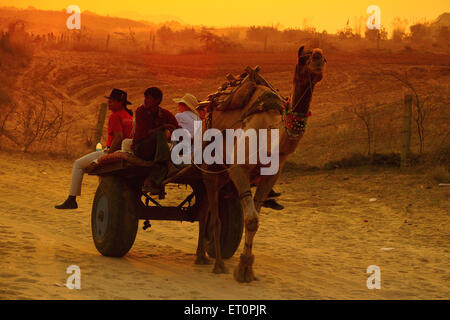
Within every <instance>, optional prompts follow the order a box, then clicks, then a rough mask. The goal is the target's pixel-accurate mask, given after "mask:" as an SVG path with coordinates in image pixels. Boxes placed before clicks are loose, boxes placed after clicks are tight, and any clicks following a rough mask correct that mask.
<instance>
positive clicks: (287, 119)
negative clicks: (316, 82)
mask: <svg viewBox="0 0 450 320" xmlns="http://www.w3.org/2000/svg"><path fill="white" fill-rule="evenodd" d="M308 83H309V86H308V87H307V88H306V89H305V91H304V92H303V94H302V96H301V97H300V99H298V100H297V102H296V103H295V105H294V106H293V107H291V108H289V107H290V106H291V105H292V100H291V99H289V100H288V101H287V103H286V106H285V108H284V112H283V114H282V121H283V124H284V129H285V130H286V133H287V135H288V136H289V137H290V138H291V139H298V138H299V137H301V136H302V135H303V133H304V132H305V130H306V127H307V120H308V119H307V118H308V117H310V116H311V112H308V113H306V114H304V113H300V112H296V111H294V110H295V109H296V108H297V106H298V105H299V104H300V102H301V101H302V100H303V98H304V97H305V95H306V93H308V91H310V92H311V94H312V81H311V73H309V76H308Z"/></svg>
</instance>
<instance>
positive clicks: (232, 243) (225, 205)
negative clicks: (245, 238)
mask: <svg viewBox="0 0 450 320" xmlns="http://www.w3.org/2000/svg"><path fill="white" fill-rule="evenodd" d="M226 189H227V188H222V191H221V192H220V195H219V216H220V221H221V223H222V230H221V234H220V235H221V237H220V238H221V239H220V248H221V250H222V258H224V259H229V258H231V257H232V256H233V255H234V253H235V252H236V250H237V248H238V247H239V244H240V243H241V239H242V232H243V230H244V214H243V211H242V207H241V203H240V201H239V198H238V197H237V194H236V193H232V196H228V197H226V196H225V194H226V193H225V192H226V191H225V190H226ZM206 252H207V253H208V255H209V256H210V257H211V258H215V257H216V252H215V247H214V241H213V237H212V235H211V234H210V232H209V231H207V235H206Z"/></svg>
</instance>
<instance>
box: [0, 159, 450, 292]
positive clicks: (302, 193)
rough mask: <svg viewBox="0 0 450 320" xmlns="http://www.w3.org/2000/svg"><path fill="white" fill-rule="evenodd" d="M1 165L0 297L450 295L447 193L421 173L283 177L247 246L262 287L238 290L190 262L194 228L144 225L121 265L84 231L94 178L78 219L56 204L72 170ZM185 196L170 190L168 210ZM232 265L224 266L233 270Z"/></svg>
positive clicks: (63, 164) (63, 165) (59, 164)
mask: <svg viewBox="0 0 450 320" xmlns="http://www.w3.org/2000/svg"><path fill="white" fill-rule="evenodd" d="M0 162H1V163H2V166H1V169H0V299H336V298H339V299H370V298H375V299H391V298H396V299H397V298H400V299H402V298H406V299H417V298H424V299H429V298H437V299H448V298H449V297H450V294H449V293H450V292H449V287H448V283H449V268H448V261H449V243H450V242H449V240H450V237H449V235H450V225H449V212H448V208H449V196H450V191H449V190H448V189H445V188H439V187H437V186H435V185H432V184H430V183H429V182H427V181H426V180H425V178H424V176H423V175H421V174H415V173H414V174H413V173H401V172H399V171H397V170H393V169H378V170H376V171H374V172H372V171H370V170H369V169H366V170H363V169H360V170H357V171H356V170H353V171H338V172H332V171H329V172H328V171H327V172H325V171H321V172H316V173H311V174H308V175H299V174H292V173H291V174H289V175H285V177H284V178H283V179H282V180H281V182H280V185H279V186H278V187H277V190H280V191H281V192H283V195H282V196H281V198H280V202H281V203H283V204H284V205H285V206H286V209H285V210H284V211H282V212H277V211H271V210H268V209H263V211H262V213H261V227H260V230H259V232H258V234H257V236H256V238H255V239H256V242H255V255H256V261H255V272H256V273H257V275H258V276H259V279H260V280H259V281H256V282H253V283H251V284H239V283H237V282H235V281H234V280H233V279H232V275H231V273H230V274H224V275H215V274H212V273H211V269H212V266H197V265H195V264H193V261H194V252H195V248H196V237H197V224H191V223H187V222H184V223H182V224H181V223H178V222H164V221H161V222H159V221H155V222H152V228H151V229H149V230H148V231H143V230H142V228H141V227H142V223H141V224H140V230H139V232H138V235H137V239H136V242H135V244H134V246H133V248H132V249H131V251H130V252H129V253H128V254H127V255H126V256H125V257H124V258H120V259H115V258H107V257H103V256H101V255H100V254H99V253H98V252H97V251H96V249H95V247H94V244H93V242H92V239H91V233H90V232H91V231H90V206H91V203H92V200H93V196H94V192H95V188H96V186H97V178H96V177H87V178H86V179H85V180H84V185H83V188H84V189H83V196H82V197H81V198H80V201H79V205H80V207H81V209H79V210H77V211H63V212H61V211H58V210H55V209H53V205H54V204H56V203H58V202H60V201H62V200H63V199H64V198H65V196H66V192H67V185H68V182H69V180H68V179H69V175H70V171H71V163H70V162H68V161H63V160H48V159H40V158H36V157H35V156H34V157H33V156H24V155H22V154H14V155H8V154H6V153H0ZM288 176H289V177H288ZM429 186H432V188H431V189H427V187H429ZM181 193H182V189H178V188H176V186H174V187H173V189H171V190H169V200H168V201H176V200H177V198H179V197H181V196H182V195H181ZM370 198H376V199H377V201H374V202H370V201H369V199H370ZM382 248H384V249H382ZM386 248H391V249H386ZM240 250H241V249H239V251H240ZM239 251H238V252H239ZM237 257H238V255H235V256H234V257H233V258H231V259H230V260H228V261H226V265H227V266H228V267H229V269H230V271H232V270H233V268H234V266H235V265H236V264H237V261H238V260H237V259H238V258H237ZM72 264H75V265H78V266H79V267H80V268H81V285H82V288H81V290H69V289H67V288H66V287H64V286H63V285H64V284H65V282H66V279H67V277H68V274H66V268H67V267H68V266H69V265H72ZM372 264H375V265H378V266H379V267H380V268H381V276H382V289H381V290H368V289H367V287H366V279H367V277H368V275H367V274H366V268H367V267H368V266H369V265H372Z"/></svg>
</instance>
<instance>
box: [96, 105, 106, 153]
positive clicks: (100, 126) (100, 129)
mask: <svg viewBox="0 0 450 320" xmlns="http://www.w3.org/2000/svg"><path fill="white" fill-rule="evenodd" d="M106 110H107V105H106V103H102V104H101V105H100V110H99V113H98V120H97V128H96V129H95V140H94V148H95V147H96V145H97V143H99V142H100V140H101V139H102V134H103V125H104V123H105V118H106Z"/></svg>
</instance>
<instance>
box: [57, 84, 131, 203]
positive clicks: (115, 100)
mask: <svg viewBox="0 0 450 320" xmlns="http://www.w3.org/2000/svg"><path fill="white" fill-rule="evenodd" d="M105 98H107V99H108V107H109V110H111V111H112V113H111V115H110V116H109V119H108V137H107V140H106V149H104V150H101V151H95V152H91V153H89V154H87V155H85V156H83V157H81V158H80V159H78V160H76V161H75V162H74V164H73V170H72V181H71V184H70V189H69V197H68V198H67V199H66V201H64V202H63V203H62V204H60V205H56V206H55V208H56V209H76V208H78V204H77V201H76V197H77V196H80V195H81V182H82V181H83V175H84V170H85V168H86V167H87V166H88V165H89V164H91V162H92V161H94V160H97V159H98V158H100V157H101V156H103V155H104V154H107V153H113V152H115V151H117V150H120V148H121V145H122V140H123V139H126V138H131V134H132V130H133V112H132V111H131V110H130V109H128V108H127V105H129V104H131V103H130V102H129V101H128V100H127V93H126V92H125V91H122V90H119V89H113V90H112V91H111V94H110V95H109V97H105Z"/></svg>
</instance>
